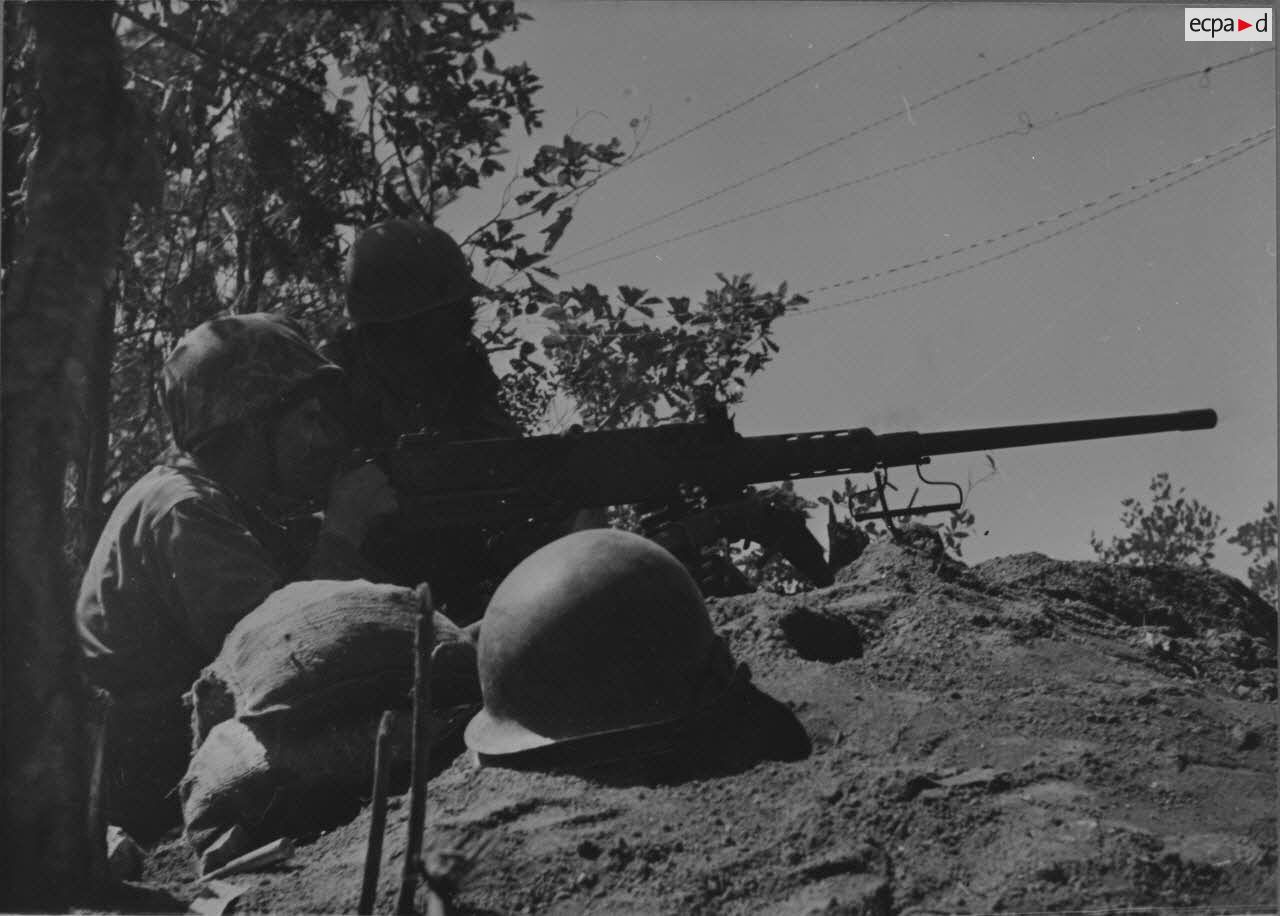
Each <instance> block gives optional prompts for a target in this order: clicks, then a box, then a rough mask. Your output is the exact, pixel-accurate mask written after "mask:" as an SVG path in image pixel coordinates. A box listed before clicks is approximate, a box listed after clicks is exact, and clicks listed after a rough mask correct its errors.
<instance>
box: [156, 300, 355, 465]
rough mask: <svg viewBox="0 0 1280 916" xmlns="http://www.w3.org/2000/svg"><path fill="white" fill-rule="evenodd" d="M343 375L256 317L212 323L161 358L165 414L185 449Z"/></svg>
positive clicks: (278, 322) (290, 333)
mask: <svg viewBox="0 0 1280 916" xmlns="http://www.w3.org/2000/svg"><path fill="white" fill-rule="evenodd" d="M341 372H342V370H341V369H340V368H338V366H336V365H334V364H333V363H331V362H329V361H328V360H327V359H325V358H324V357H323V356H321V355H320V353H319V351H317V350H316V348H315V347H313V346H311V344H309V343H308V342H307V341H306V339H305V338H303V336H302V335H301V334H299V333H298V332H297V331H295V330H294V329H293V328H292V327H291V326H290V325H289V324H287V323H286V322H285V321H284V320H283V319H281V318H279V317H277V316H275V315H269V314H267V313H265V312H259V313H256V314H249V315H229V316H226V317H223V318H214V319H212V320H211V321H206V322H205V323H204V324H202V325H200V326H199V327H197V328H196V329H195V330H193V331H190V332H189V333H188V334H187V335H186V336H185V337H183V338H182V339H181V340H180V341H178V345H177V346H176V347H174V348H173V352H172V353H170V354H169V358H168V359H166V360H165V363H164V370H163V373H162V381H163V388H164V412H165V415H166V416H167V417H168V418H169V426H170V427H171V428H172V430H173V440H174V442H175V443H176V444H177V445H178V447H179V448H182V449H190V448H192V447H193V446H196V445H198V444H199V443H200V442H201V441H202V440H204V439H206V438H207V437H208V436H209V434H210V433H213V432H215V431H217V430H220V429H224V428H226V427H228V426H231V425H233V424H235V423H239V422H241V421H243V420H246V419H248V418H250V417H252V416H254V415H256V414H259V413H261V412H263V411H266V410H269V409H274V408H277V407H279V406H281V405H282V404H284V403H286V402H287V400H288V398H289V396H290V395H291V394H293V393H294V392H296V391H297V389H299V388H300V387H302V386H303V385H305V384H307V383H309V382H313V381H316V380H320V379H326V378H336V377H337V376H339V375H340V374H341Z"/></svg>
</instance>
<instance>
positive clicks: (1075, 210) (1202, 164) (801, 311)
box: [790, 125, 1276, 315]
mask: <svg viewBox="0 0 1280 916" xmlns="http://www.w3.org/2000/svg"><path fill="white" fill-rule="evenodd" d="M1275 131H1276V129H1275V126H1274V125H1273V126H1271V127H1268V128H1267V129H1266V130H1263V131H1260V132H1258V133H1256V134H1253V135H1252V136H1249V137H1245V138H1244V139H1242V140H1237V141H1236V142H1235V143H1232V144H1230V145H1228V146H1225V147H1223V148H1222V149H1219V150H1217V151H1215V152H1213V153H1209V154H1207V155H1205V156H1199V157H1197V158H1195V159H1193V160H1191V161H1190V162H1187V163H1184V164H1182V165H1180V166H1177V167H1176V168H1172V169H1166V170H1165V171H1164V172H1161V173H1160V174H1159V175H1156V176H1153V177H1151V178H1147V179H1146V180H1144V181H1141V182H1138V183H1136V184H1132V185H1130V186H1129V187H1127V188H1125V189H1123V190H1121V191H1114V192H1112V193H1111V194H1108V195H1107V196H1106V197H1101V198H1097V199H1095V200H1091V201H1088V202H1086V203H1083V204H1080V205H1079V206H1076V207H1072V208H1070V209H1068V210H1064V211H1062V212H1061V213H1058V214H1057V215H1055V216H1049V217H1044V218H1042V219H1038V220H1036V221H1035V222H1033V223H1027V224H1025V225H1023V226H1019V227H1018V228H1016V229H1010V230H1008V231H1006V232H1002V233H1000V234H999V235H995V236H990V237H988V238H985V239H982V240H981V241H977V242H971V243H970V244H968V245H962V246H960V247H958V248H953V249H952V250H950V251H947V252H943V253H940V254H935V255H931V256H930V257H927V258H920V259H918V260H916V261H910V262H908V263H905V264H899V265H897V266H895V267H891V268H888V269H886V270H881V271H876V272H875V273H869V274H863V275H862V276H860V277H852V278H850V279H847V280H840V281H838V282H836V283H829V284H826V285H825V286H818V287H814V288H813V289H809V290H806V291H804V292H802V293H801V294H800V295H802V296H805V297H806V298H807V297H809V296H810V295H813V294H814V293H821V292H830V291H831V290H834V289H841V288H843V287H846V286H852V285H854V284H857V283H863V282H866V281H869V280H876V279H880V278H882V277H886V276H889V275H890V274H894V273H900V272H901V271H904V270H908V269H910V268H913V267H921V266H923V265H925V264H931V263H933V262H935V261H940V260H942V259H944V258H948V257H953V256H955V255H957V254H962V253H964V252H967V251H971V250H974V249H977V248H982V247H989V246H991V245H994V244H998V243H999V242H1002V241H1007V240H1008V239H1011V238H1013V237H1014V236H1017V235H1021V234H1023V233H1025V232H1029V231H1032V230H1035V229H1041V228H1044V227H1045V226H1047V225H1051V224H1053V223H1057V222H1061V221H1062V220H1065V219H1069V218H1070V217H1072V216H1073V215H1076V214H1079V213H1081V212H1083V211H1086V210H1090V209H1092V208H1094V207H1097V206H1100V205H1105V204H1107V203H1108V202H1109V201H1114V200H1117V199H1118V198H1120V197H1123V196H1124V195H1126V194H1131V193H1133V192H1135V191H1139V190H1142V189H1143V188H1147V189H1148V190H1146V191H1144V192H1143V193H1142V194H1139V195H1138V196H1137V197H1134V198H1131V199H1129V200H1124V201H1120V202H1119V203H1115V204H1112V205H1111V206H1105V207H1104V208H1103V209H1101V210H1098V211H1097V212H1096V213H1092V214H1091V215H1089V216H1088V217H1087V218H1085V219H1083V220H1080V221H1079V222H1075V223H1071V224H1069V225H1067V226H1064V227H1063V228H1061V229H1057V230H1055V231H1053V232H1051V233H1049V234H1048V235H1044V236H1040V237H1038V238H1034V239H1031V240H1029V241H1026V242H1023V243H1022V244H1020V245H1017V246H1015V247H1014V248H1011V249H1009V250H1007V251H1002V252H999V253H997V254H994V255H991V256H990V257H987V258H983V259H982V260H980V261H975V262H973V263H971V264H965V265H962V266H960V267H956V268H954V269H952V270H948V271H946V272H944V273H940V274H934V275H932V276H929V277H925V278H924V279H921V280H916V281H915V282H912V283H908V284H905V285H903V286H895V287H893V288H892V289H886V290H880V291H879V292H874V293H868V294H866V295H865V296H859V297H857V298H855V299H845V300H842V301H840V302H833V303H829V304H824V305H820V306H809V307H803V306H801V307H798V308H795V309H791V310H790V311H791V314H795V315H807V314H812V313H814V312H825V311H829V310H831V309H835V308H841V307H843V306H848V305H854V304H856V303H859V302H866V301H869V300H871V299H878V298H880V297H882V296H887V295H890V294H891V293H898V292H903V291H905V290H908V289H915V288H916V287H919V286H924V285H925V284H927V283H936V282H937V281H939V280H945V279H948V278H950V277H954V276H956V275H958V274H962V273H966V272H968V271H970V270H973V269H975V268H978V267H982V266H985V265H987V264H990V263H992V262H994V261H999V260H1002V259H1004V258H1007V257H1011V256H1012V255H1015V254H1019V253H1020V252H1022V251H1025V250H1026V249H1027V248H1030V247H1031V246H1033V245H1039V244H1041V243H1043V242H1047V241H1049V240H1050V239H1054V238H1057V237H1058V236H1060V235H1062V234H1063V233H1065V232H1070V231H1072V230H1073V229H1079V228H1080V227H1081V226H1085V225H1088V224H1089V223H1092V222H1094V221H1096V220H1098V219H1100V218H1102V217H1103V216H1107V215H1108V214H1111V213H1114V212H1115V211H1117V210H1120V209H1123V208H1125V207H1128V206H1132V205H1133V204H1135V203H1138V202H1139V201H1142V200H1146V199H1147V198H1149V197H1152V196H1154V195H1156V194H1159V193H1160V192H1162V191H1167V190H1169V189H1170V188H1172V187H1174V186H1176V185H1179V184H1181V183H1182V182H1184V181H1187V180H1189V179H1191V178H1193V177H1195V176H1196V175H1200V174H1202V173H1204V172H1206V171H1208V170H1209V169H1212V168H1216V167H1217V166H1219V165H1222V164H1224V163H1226V162H1229V161H1230V160H1232V159H1235V158H1237V157H1238V156H1242V155H1244V153H1246V152H1248V151H1249V150H1251V149H1253V148H1254V147H1256V146H1260V145H1261V144H1263V143H1265V142H1266V141H1267V140H1269V139H1272V138H1273V137H1274V136H1275ZM1196 166H1199V167H1198V168H1196ZM1188 170H1190V171H1188ZM1179 172H1186V174H1185V175H1181V176H1180V177H1178V178H1176V179H1174V180H1173V181H1169V182H1168V183H1167V184H1163V185H1159V186H1158V187H1153V185H1157V184H1158V183H1159V182H1161V181H1164V180H1166V179H1168V178H1171V177H1172V176H1174V175H1177V174H1178V173H1179Z"/></svg>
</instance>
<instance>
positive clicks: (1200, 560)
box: [1089, 471, 1226, 566]
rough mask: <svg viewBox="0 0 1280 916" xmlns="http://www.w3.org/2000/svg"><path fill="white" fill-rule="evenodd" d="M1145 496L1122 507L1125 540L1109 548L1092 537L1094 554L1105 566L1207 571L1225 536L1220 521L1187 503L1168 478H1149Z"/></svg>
mask: <svg viewBox="0 0 1280 916" xmlns="http://www.w3.org/2000/svg"><path fill="white" fill-rule="evenodd" d="M1148 490H1149V491H1150V495H1149V496H1148V498H1147V499H1146V500H1145V501H1144V500H1139V499H1138V498H1136V497H1128V498H1126V499H1123V500H1121V501H1120V505H1121V506H1122V507H1123V511H1122V512H1121V513H1120V524H1121V526H1122V527H1123V528H1124V530H1125V531H1126V532H1127V533H1126V534H1124V535H1122V536H1120V537H1113V538H1112V539H1111V542H1110V543H1109V544H1108V543H1104V542H1103V541H1102V540H1101V539H1100V538H1099V537H1098V536H1097V534H1096V533H1095V532H1090V535H1089V545H1090V547H1092V548H1093V551H1094V553H1096V554H1097V555H1098V558H1099V559H1101V560H1102V561H1103V562H1105V563H1123V564H1127V565H1130V566H1155V565H1159V564H1162V563H1182V564H1186V565H1190V566H1208V565H1209V564H1210V561H1212V560H1213V558H1214V547H1215V543H1216V541H1217V539H1218V538H1219V537H1220V536H1221V535H1223V534H1225V533H1226V528H1224V527H1222V519H1221V518H1220V517H1219V516H1218V514H1217V513H1216V512H1214V511H1213V510H1212V509H1210V508H1209V507H1207V506H1205V505H1203V504H1202V503H1201V502H1200V501H1199V500H1196V499H1189V498H1188V497H1187V496H1186V488H1184V487H1179V488H1177V489H1176V490H1175V489H1174V487H1173V484H1172V483H1171V482H1170V480H1169V474H1168V473H1167V472H1163V471H1162V472H1160V473H1159V474H1156V475H1155V476H1154V477H1152V478H1151V483H1150V484H1149V486H1148Z"/></svg>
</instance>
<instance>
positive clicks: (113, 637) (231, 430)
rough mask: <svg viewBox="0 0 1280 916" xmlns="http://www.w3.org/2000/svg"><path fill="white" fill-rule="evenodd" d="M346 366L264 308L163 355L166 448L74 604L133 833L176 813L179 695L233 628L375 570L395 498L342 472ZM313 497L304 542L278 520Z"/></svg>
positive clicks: (119, 801) (181, 740) (356, 473)
mask: <svg viewBox="0 0 1280 916" xmlns="http://www.w3.org/2000/svg"><path fill="white" fill-rule="evenodd" d="M340 376H341V370H340V369H339V368H338V367H337V366H336V365H334V364H333V363H330V362H329V361H327V360H326V359H325V358H324V357H322V356H321V355H320V354H319V353H318V352H317V351H316V350H315V348H314V347H312V346H311V345H310V344H308V343H307V342H306V341H305V340H304V339H303V338H302V337H301V336H300V335H299V334H298V333H296V332H295V331H294V330H293V329H292V328H290V327H289V326H288V325H286V324H285V323H284V322H282V321H280V320H278V319H277V318H275V317H273V316H271V315H266V314H256V315H236V316H231V317H225V318H217V319H214V320H212V321H208V322H206V323H204V324H202V325H200V326H199V327H198V328H196V329H195V330H193V331H192V332H190V333H189V334H187V335H186V336H185V337H184V338H183V339H182V340H181V341H180V342H179V343H178V345H177V347H176V348H175V349H174V351H173V352H172V353H171V354H170V356H169V358H168V359H167V361H166V362H165V365H164V371H163V388H164V404H163V406H164V410H165V414H166V416H167V417H168V420H169V424H170V427H171V431H172V437H173V447H172V448H171V449H170V450H169V452H168V453H166V455H165V456H164V457H163V458H162V460H161V462H160V464H159V466H157V467H155V468H153V469H152V470H151V471H150V472H148V473H147V474H146V475H145V476H144V477H143V478H142V479H141V480H139V481H138V482H137V483H135V484H134V485H133V486H132V487H131V488H130V489H129V490H128V491H127V492H126V493H125V494H124V496H123V497H122V498H121V500H120V502H119V504H118V505H117V506H116V508H115V511H114V512H113V513H112V514H111V517H110V519H109V520H108V522H107V524H106V527H105V528H104V530H103V532H102V536H101V537H100V539H99V541H98V544H97V546H96V548H95V550H94V552H93V556H92V558H91V560H90V561H89V565H88V568H87V570H86V572H85V576H84V580H83V582H82V583H81V587H80V594H79V599H78V601H77V606H76V615H77V621H78V626H79V630H80V636H81V645H82V647H83V651H84V655H85V658H86V667H87V671H88V675H89V679H90V681H91V682H92V683H94V684H95V685H97V686H100V687H102V688H105V689H106V690H108V691H110V693H111V694H112V697H113V705H112V713H111V718H110V720H109V724H108V733H107V734H108V738H107V748H106V758H105V760H106V770H105V781H106V791H107V806H108V807H107V813H108V819H109V820H110V821H111V822H112V823H116V824H119V825H120V826H123V827H124V828H125V829H127V830H129V831H130V832H132V833H135V835H140V836H141V837H151V836H155V835H158V834H159V833H160V832H162V831H163V830H164V829H166V828H168V827H170V826H173V825H176V824H177V823H178V803H177V799H176V796H175V793H174V791H173V790H174V788H175V787H176V784H177V782H178V780H179V779H180V778H181V776H182V774H183V771H184V770H185V768H186V763H187V757H188V744H189V741H190V739H189V737H188V734H189V732H188V728H187V722H186V715H185V713H184V710H183V705H182V695H183V693H185V692H186V691H187V689H188V688H189V687H190V686H191V683H192V681H193V680H194V679H195V678H196V676H197V675H198V674H199V672H200V670H201V668H202V667H203V666H204V665H206V664H207V663H209V662H210V661H211V660H212V659H213V658H214V656H215V655H216V654H217V652H218V650H219V648H220V647H221V645H222V640H223V638H224V637H225V636H226V634H227V633H228V632H229V631H230V630H231V628H232V627H233V626H234V625H235V624H236V622H237V621H239V620H240V619H241V618H242V617H243V616H244V615H245V614H247V613H248V612H249V611H251V610H253V609H254V608H255V607H256V606H257V605H259V604H260V603H261V602H262V600H263V599H264V598H266V597H267V595H269V594H270V593H271V592H273V591H275V590H276V589H278V588H279V587H281V586H282V585H284V584H285V583H287V582H290V581H293V580H295V579H355V578H374V577H375V576H376V575H377V573H376V571H375V570H374V568H373V567H371V566H370V565H369V564H368V563H367V561H366V560H365V559H364V558H363V557H362V556H361V554H360V550H359V548H360V547H361V544H362V542H363V541H364V539H365V535H366V533H367V531H368V529H369V526H370V525H371V524H372V523H373V522H374V521H375V520H376V519H378V518H380V517H381V516H383V515H386V514H388V513H390V512H392V511H393V510H394V509H395V507H396V500H395V494H394V493H393V491H392V490H391V488H390V486H389V484H388V483H387V479H386V476H385V475H384V474H383V472H382V471H381V470H379V469H378V468H377V467H375V466H373V465H364V466H362V467H359V468H357V469H355V470H351V471H347V472H343V473H336V472H337V471H338V469H339V462H340V461H341V460H342V458H343V457H344V456H345V455H346V454H347V447H346V442H345V436H344V433H343V430H342V428H341V426H340V424H339V423H338V422H337V420H336V419H335V416H334V414H333V413H332V412H331V410H330V408H329V406H328V404H329V401H330V399H331V397H332V389H333V386H334V384H335V383H336V381H337V380H338V378H339V377H340ZM326 500H327V501H326ZM317 505H323V506H324V510H325V511H324V516H323V523H322V525H321V527H320V530H319V534H318V535H317V536H316V537H314V539H312V540H311V542H310V543H309V544H308V545H307V547H306V548H304V549H300V548H299V546H298V544H297V538H296V537H294V536H293V535H292V534H291V532H289V531H288V530H286V526H285V525H284V524H283V523H282V519H283V518H285V517H286V516H288V515H290V514H296V513H297V512H298V511H299V510H300V509H303V508H307V507H315V506H317Z"/></svg>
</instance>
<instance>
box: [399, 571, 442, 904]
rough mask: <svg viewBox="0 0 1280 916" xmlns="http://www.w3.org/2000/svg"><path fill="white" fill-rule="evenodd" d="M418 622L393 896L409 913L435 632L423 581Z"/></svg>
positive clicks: (423, 795) (422, 803) (423, 812)
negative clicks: (402, 828) (404, 807)
mask: <svg viewBox="0 0 1280 916" xmlns="http://www.w3.org/2000/svg"><path fill="white" fill-rule="evenodd" d="M418 599H419V612H420V614H421V616H420V617H419V618H418V626H417V629H416V630H415V632H414V655H413V758H412V761H411V762H410V765H409V766H410V769H409V779H410V787H409V836H408V839H407V841H406V842H405V850H404V872H403V873H402V874H401V877H400V896H399V898H398V899H397V900H396V913H398V914H400V916H409V914H411V913H413V912H414V910H413V898H414V894H415V892H416V891H417V888H418V873H419V871H420V870H421V869H422V834H423V831H424V829H425V827H426V819H427V772H428V764H429V760H428V754H429V753H430V751H431V740H430V734H429V731H430V728H431V717H430V710H431V683H430V676H431V643H432V642H433V640H434V637H435V633H434V631H433V628H432V620H431V614H432V609H433V604H432V601H431V589H430V588H428V587H427V584H426V583H425V582H424V583H423V584H421V585H419V586H418Z"/></svg>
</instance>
